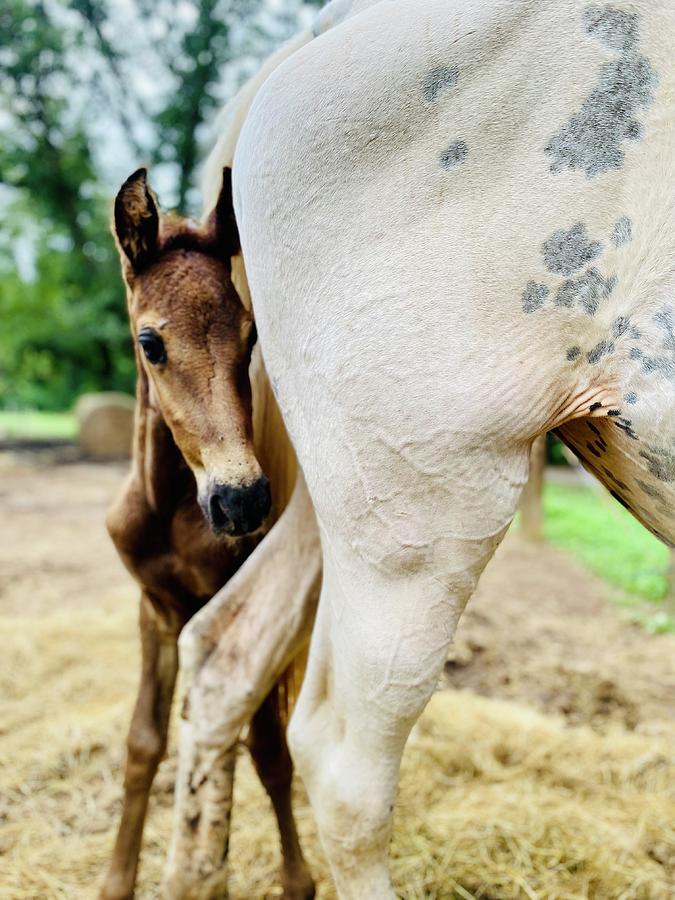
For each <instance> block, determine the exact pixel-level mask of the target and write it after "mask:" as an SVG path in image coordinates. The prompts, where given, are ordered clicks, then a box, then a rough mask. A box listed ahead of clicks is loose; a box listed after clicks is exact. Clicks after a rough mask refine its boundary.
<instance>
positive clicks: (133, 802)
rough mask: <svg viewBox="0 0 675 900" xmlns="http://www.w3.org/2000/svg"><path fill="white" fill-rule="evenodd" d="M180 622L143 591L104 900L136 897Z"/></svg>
mask: <svg viewBox="0 0 675 900" xmlns="http://www.w3.org/2000/svg"><path fill="white" fill-rule="evenodd" d="M182 624H183V622H182V620H179V619H178V617H177V616H175V617H173V618H172V617H171V616H170V614H167V615H166V616H164V615H163V614H162V613H160V612H158V611H157V609H156V608H155V607H154V606H153V604H152V601H151V600H150V598H149V597H148V595H147V594H146V593H145V592H144V593H143V594H142V595H141V608H140V626H141V649H142V668H141V682H140V686H139V689H138V697H137V700H136V706H135V708H134V712H133V716H132V719H131V727H130V728H129V736H128V738H127V762H126V769H125V774H124V800H123V806H122V818H121V821H120V825H119V829H118V831H117V838H116V840H115V848H114V850H113V855H112V860H111V862H110V866H109V868H108V872H107V875H106V878H105V881H104V884H103V888H102V890H101V898H102V900H123V898H124V900H126V898H129V897H133V894H134V884H135V881H136V871H137V868H138V857H139V854H140V849H141V839H142V837H143V825H144V823H145V814H146V811H147V808H148V797H149V794H150V788H151V786H152V782H153V779H154V777H155V773H156V771H157V766H158V765H159V763H160V761H161V760H162V757H163V756H164V752H165V750H166V738H167V732H168V728H169V715H170V713H171V701H172V698H173V692H174V686H175V683H176V673H177V671H178V645H177V642H178V633H179V631H180V628H181V626H182Z"/></svg>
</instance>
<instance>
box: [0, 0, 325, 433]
mask: <svg viewBox="0 0 675 900" xmlns="http://www.w3.org/2000/svg"><path fill="white" fill-rule="evenodd" d="M320 5H321V4H320V3H319V2H316V3H314V4H312V3H311V2H301V0H3V2H2V4H0V221H1V222H2V228H1V229H0V314H1V315H2V328H1V329H0V409H1V410H3V411H4V414H5V417H4V419H0V427H2V425H3V424H4V426H5V429H7V428H10V427H11V422H12V416H11V413H12V412H13V411H15V410H17V411H18V410H22V411H23V410H39V411H45V412H46V411H50V412H52V411H56V412H59V411H63V410H66V409H69V408H70V407H72V405H73V402H74V398H76V397H77V396H78V395H79V394H80V393H82V392H84V391H98V390H123V391H129V390H133V385H134V372H133V359H132V355H131V353H130V344H129V329H128V325H127V317H126V309H125V302H124V291H123V289H122V285H121V282H120V277H119V264H118V260H117V253H116V250H115V248H114V245H113V242H112V238H111V235H110V228H109V222H110V214H111V198H112V197H113V196H114V194H115V192H116V190H117V188H118V187H119V185H120V184H121V183H122V181H123V180H124V179H125V178H126V177H127V175H129V174H130V173H131V172H132V171H133V170H134V169H136V168H138V166H139V165H140V164H146V165H148V166H149V167H150V170H151V180H152V184H153V187H154V188H155V190H156V191H157V192H158V194H159V197H160V202H161V203H162V206H163V207H164V208H165V209H171V208H178V209H180V210H181V211H182V212H184V213H187V214H191V215H199V212H200V199H199V194H198V192H197V191H196V189H195V184H196V181H197V175H198V168H199V164H200V162H201V160H202V158H203V156H204V155H205V152H206V151H207V149H208V147H209V141H210V136H211V134H212V131H211V130H212V128H213V125H214V117H215V113H216V112H217V110H218V109H219V108H220V107H221V106H222V105H223V103H224V102H225V101H226V100H227V99H228V98H229V97H230V96H231V95H232V94H233V93H234V92H235V91H236V89H237V88H238V87H239V85H240V84H241V83H242V81H243V80H245V79H246V78H247V77H248V76H249V75H251V74H252V73H253V72H254V71H255V70H256V68H257V66H258V63H259V61H260V60H261V59H263V58H264V57H265V56H266V55H267V54H268V53H269V52H270V50H271V49H272V48H274V47H276V46H277V45H279V44H280V43H282V42H283V41H284V40H285V39H286V38H288V37H290V36H291V35H292V34H294V33H295V32H296V31H297V30H298V29H299V27H300V26H301V25H302V24H307V23H308V22H309V21H311V17H312V13H313V7H314V11H315V8H316V7H317V6H320ZM36 421H37V420H36ZM47 421H48V420H47V419H43V422H47ZM52 422H53V427H54V428H57V427H62V428H63V429H67V427H68V426H67V420H64V419H61V420H59V419H58V418H54V419H52Z"/></svg>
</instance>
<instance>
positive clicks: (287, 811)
mask: <svg viewBox="0 0 675 900" xmlns="http://www.w3.org/2000/svg"><path fill="white" fill-rule="evenodd" d="M279 690H280V687H279V684H276V685H275V686H274V687H273V688H272V691H271V693H270V694H268V696H267V697H266V699H265V702H264V703H263V705H262V706H261V707H260V709H259V710H258V712H257V713H256V714H255V716H254V717H253V720H252V721H251V729H250V732H249V736H248V747H249V750H250V751H251V756H252V757H253V762H254V764H255V768H256V771H257V773H258V776H259V778H260V780H261V782H262V783H263V785H264V787H265V790H266V791H267V793H268V794H269V797H270V800H271V801H272V806H273V807H274V814H275V816H276V818H277V823H278V825H279V837H280V838H281V850H282V854H283V862H282V866H281V884H282V886H283V890H284V893H283V896H284V897H285V898H286V900H310V898H312V897H314V881H313V880H312V876H311V874H310V871H309V868H308V867H307V863H306V862H305V859H304V857H303V855H302V848H301V847H300V841H299V840H298V832H297V828H296V825H295V819H294V817H293V807H292V803H291V787H292V782H293V763H292V761H291V756H290V753H289V752H288V744H287V743H286V732H285V727H284V722H283V720H282V719H283V716H282V713H281V709H280V698H279Z"/></svg>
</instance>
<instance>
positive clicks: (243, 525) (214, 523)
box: [206, 475, 272, 535]
mask: <svg viewBox="0 0 675 900" xmlns="http://www.w3.org/2000/svg"><path fill="white" fill-rule="evenodd" d="M271 505H272V495H271V493H270V483H269V481H268V480H267V478H265V476H264V475H262V476H261V477H260V478H258V480H257V481H254V482H253V483H252V484H245V485H237V486H235V485H230V484H216V485H213V487H212V488H211V491H210V493H209V497H208V503H207V510H206V515H207V518H208V520H209V524H210V525H211V528H212V529H213V530H214V531H215V532H216V534H231V535H238V534H249V533H250V532H251V531H255V530H256V528H259V527H260V526H261V525H262V523H263V522H264V521H265V519H266V518H267V515H268V513H269V511H270V506H271Z"/></svg>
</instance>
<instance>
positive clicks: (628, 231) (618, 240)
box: [611, 216, 633, 247]
mask: <svg viewBox="0 0 675 900" xmlns="http://www.w3.org/2000/svg"><path fill="white" fill-rule="evenodd" d="M632 237H633V223H632V222H631V220H630V219H629V218H628V216H622V217H621V218H620V219H619V221H618V222H617V223H616V225H615V226H614V228H613V229H612V238H611V240H612V243H613V244H614V246H615V247H621V246H622V245H623V244H627V243H628V241H629V240H630V239H631V238H632Z"/></svg>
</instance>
